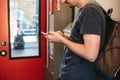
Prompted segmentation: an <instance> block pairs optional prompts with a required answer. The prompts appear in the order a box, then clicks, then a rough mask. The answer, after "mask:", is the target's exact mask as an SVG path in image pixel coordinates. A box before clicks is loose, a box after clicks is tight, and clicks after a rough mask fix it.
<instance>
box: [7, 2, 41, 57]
mask: <svg viewBox="0 0 120 80" xmlns="http://www.w3.org/2000/svg"><path fill="white" fill-rule="evenodd" d="M39 4H40V0H9V1H8V5H9V6H8V7H9V40H10V59H16V58H30V57H39V56H40V46H39V45H40V36H39V31H40V25H39V22H40V20H39V18H40V16H39V13H40V9H39V8H40V7H39Z"/></svg>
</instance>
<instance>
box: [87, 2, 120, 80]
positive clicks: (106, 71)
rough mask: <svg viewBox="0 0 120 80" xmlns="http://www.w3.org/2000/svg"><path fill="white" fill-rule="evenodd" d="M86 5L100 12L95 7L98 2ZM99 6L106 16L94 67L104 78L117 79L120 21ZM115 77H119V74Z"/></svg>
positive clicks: (119, 63)
mask: <svg viewBox="0 0 120 80" xmlns="http://www.w3.org/2000/svg"><path fill="white" fill-rule="evenodd" d="M96 5H97V6H96ZM87 6H89V7H92V8H94V9H96V10H97V11H98V12H99V13H100V11H99V10H98V9H97V8H98V6H100V5H99V4H98V3H96V2H92V3H91V4H87ZM100 8H101V9H102V10H103V12H104V15H105V16H106V18H105V20H106V25H105V26H106V30H105V32H106V33H105V42H104V46H103V48H101V49H100V50H99V55H98V58H97V60H96V62H95V69H96V71H97V72H99V74H101V75H102V76H103V77H104V78H106V79H105V80H117V79H115V77H116V75H118V72H120V22H119V21H116V20H113V19H112V18H111V17H110V15H109V14H108V13H107V12H106V11H105V10H104V9H103V8H102V7H101V6H100ZM100 14H101V13H100ZM101 16H102V14H101ZM102 17H103V16H102ZM117 77H120V75H119V76H117ZM100 80H102V79H100ZM118 80H120V78H119V79H118Z"/></svg>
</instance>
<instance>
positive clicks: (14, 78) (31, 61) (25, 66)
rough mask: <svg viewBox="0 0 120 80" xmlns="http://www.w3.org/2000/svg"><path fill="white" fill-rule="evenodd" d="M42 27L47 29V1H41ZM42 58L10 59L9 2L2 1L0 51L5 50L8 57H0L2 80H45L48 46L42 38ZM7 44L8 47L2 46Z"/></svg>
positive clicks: (0, 11) (0, 3)
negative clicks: (3, 43) (4, 43)
mask: <svg viewBox="0 0 120 80" xmlns="http://www.w3.org/2000/svg"><path fill="white" fill-rule="evenodd" d="M40 8H41V11H40V12H41V13H40V15H42V16H41V17H40V21H41V22H40V26H41V30H43V31H45V27H46V25H45V24H46V15H45V14H46V0H41V6H40ZM40 40H41V41H42V42H41V44H40V46H42V47H41V51H40V54H41V57H38V58H27V59H24V58H23V59H14V60H11V59H10V52H9V51H10V50H9V49H10V48H9V30H8V0H0V51H2V50H5V51H6V52H7V55H6V56H0V80H44V66H45V54H46V46H45V39H44V38H43V37H42V36H41V39H40ZM2 42H6V46H2Z"/></svg>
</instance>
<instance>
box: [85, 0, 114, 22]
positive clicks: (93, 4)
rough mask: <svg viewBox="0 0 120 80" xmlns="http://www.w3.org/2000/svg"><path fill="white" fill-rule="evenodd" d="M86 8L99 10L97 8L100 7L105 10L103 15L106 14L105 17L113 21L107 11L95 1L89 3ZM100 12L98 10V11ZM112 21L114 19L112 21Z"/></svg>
mask: <svg viewBox="0 0 120 80" xmlns="http://www.w3.org/2000/svg"><path fill="white" fill-rule="evenodd" d="M85 6H89V7H92V8H94V9H97V7H96V6H99V7H100V8H101V9H102V10H103V13H104V14H105V16H106V17H107V18H108V19H111V17H110V16H109V14H108V13H107V12H106V11H105V9H104V8H103V7H102V6H101V5H100V4H99V3H97V2H95V1H91V2H89V3H87V4H86V5H85ZM97 11H98V10H97ZM100 14H101V13H100ZM111 20H112V19H111Z"/></svg>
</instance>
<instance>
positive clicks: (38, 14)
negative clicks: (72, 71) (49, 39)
mask: <svg viewBox="0 0 120 80" xmlns="http://www.w3.org/2000/svg"><path fill="white" fill-rule="evenodd" d="M0 28H1V29H0V80H44V79H45V73H44V72H45V71H44V70H45V69H44V68H45V64H46V61H45V60H46V41H45V38H44V37H43V36H42V35H41V34H40V33H41V31H45V30H46V1H45V0H0Z"/></svg>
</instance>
